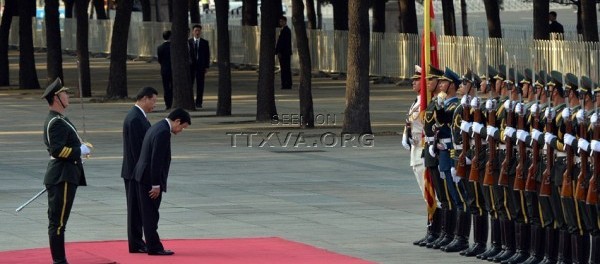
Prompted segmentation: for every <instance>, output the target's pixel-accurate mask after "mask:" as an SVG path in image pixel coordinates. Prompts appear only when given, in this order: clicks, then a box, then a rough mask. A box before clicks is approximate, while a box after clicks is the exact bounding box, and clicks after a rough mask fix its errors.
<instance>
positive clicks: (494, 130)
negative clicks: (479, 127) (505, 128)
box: [485, 125, 498, 136]
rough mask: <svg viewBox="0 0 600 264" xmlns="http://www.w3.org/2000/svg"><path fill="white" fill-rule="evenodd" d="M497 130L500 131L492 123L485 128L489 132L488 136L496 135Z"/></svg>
mask: <svg viewBox="0 0 600 264" xmlns="http://www.w3.org/2000/svg"><path fill="white" fill-rule="evenodd" d="M496 131H498V128H496V127H494V126H490V125H488V126H487V128H486V129H485V132H486V133H487V135H488V136H494V134H496Z"/></svg>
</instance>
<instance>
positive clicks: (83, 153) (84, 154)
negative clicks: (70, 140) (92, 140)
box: [79, 144, 92, 158]
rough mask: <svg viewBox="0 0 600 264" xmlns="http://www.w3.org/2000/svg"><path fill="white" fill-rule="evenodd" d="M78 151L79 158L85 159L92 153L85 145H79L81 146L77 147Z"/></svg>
mask: <svg viewBox="0 0 600 264" xmlns="http://www.w3.org/2000/svg"><path fill="white" fill-rule="evenodd" d="M79 149H80V150H81V156H82V157H86V158H87V157H88V156H89V155H90V153H91V152H92V150H91V149H90V148H89V147H88V146H87V145H86V144H81V146H80V147H79Z"/></svg>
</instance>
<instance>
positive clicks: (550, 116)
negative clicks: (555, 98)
mask: <svg viewBox="0 0 600 264" xmlns="http://www.w3.org/2000/svg"><path fill="white" fill-rule="evenodd" d="M544 116H545V117H546V119H553V118H554V117H555V116H556V110H554V108H552V107H548V108H546V113H544Z"/></svg>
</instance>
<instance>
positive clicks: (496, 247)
mask: <svg viewBox="0 0 600 264" xmlns="http://www.w3.org/2000/svg"><path fill="white" fill-rule="evenodd" d="M491 224H492V226H491V230H492V234H491V245H490V247H488V249H487V250H486V251H485V252H483V253H481V254H479V255H477V258H478V259H482V260H486V259H488V258H490V257H493V256H496V255H498V253H500V251H502V244H501V242H500V237H501V236H500V220H498V219H492V221H491Z"/></svg>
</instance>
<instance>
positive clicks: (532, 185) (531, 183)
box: [525, 56, 541, 192]
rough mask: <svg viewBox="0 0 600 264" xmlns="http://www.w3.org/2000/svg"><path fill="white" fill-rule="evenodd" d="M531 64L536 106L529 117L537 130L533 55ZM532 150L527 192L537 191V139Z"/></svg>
mask: <svg viewBox="0 0 600 264" xmlns="http://www.w3.org/2000/svg"><path fill="white" fill-rule="evenodd" d="M532 61H533V62H532V64H531V92H532V93H533V94H534V97H535V102H534V103H533V104H534V105H536V106H537V107H538V110H537V112H535V113H531V117H532V118H533V120H531V121H532V122H531V124H532V127H533V129H536V130H539V129H540V125H539V124H540V109H539V105H538V103H539V100H540V98H539V96H540V94H541V92H540V94H537V85H536V84H535V57H534V56H532ZM531 149H532V152H531V157H532V160H531V165H529V168H528V170H527V181H526V182H525V191H528V192H535V191H537V182H536V176H537V168H538V166H539V162H540V146H539V143H538V142H537V140H533V143H532V146H531Z"/></svg>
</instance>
